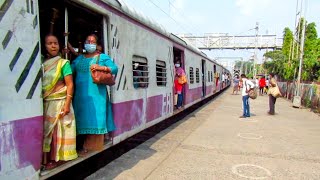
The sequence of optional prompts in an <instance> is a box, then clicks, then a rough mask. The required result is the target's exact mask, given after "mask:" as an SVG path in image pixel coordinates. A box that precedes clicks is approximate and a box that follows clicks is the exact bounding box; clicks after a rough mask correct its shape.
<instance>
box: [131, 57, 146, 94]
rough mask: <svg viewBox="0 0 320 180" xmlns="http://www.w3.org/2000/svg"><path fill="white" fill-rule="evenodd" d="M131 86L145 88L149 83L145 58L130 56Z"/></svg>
mask: <svg viewBox="0 0 320 180" xmlns="http://www.w3.org/2000/svg"><path fill="white" fill-rule="evenodd" d="M132 77H133V87H134V88H135V89H137V88H147V87H148V85H149V66H148V61H147V58H145V57H141V56H136V55H134V56H133V58H132Z"/></svg>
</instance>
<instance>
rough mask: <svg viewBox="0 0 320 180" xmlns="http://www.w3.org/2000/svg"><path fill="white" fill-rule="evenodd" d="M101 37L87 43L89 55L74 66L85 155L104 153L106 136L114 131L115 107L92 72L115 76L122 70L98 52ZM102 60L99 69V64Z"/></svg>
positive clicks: (78, 128)
mask: <svg viewBox="0 0 320 180" xmlns="http://www.w3.org/2000/svg"><path fill="white" fill-rule="evenodd" d="M96 44H97V37H96V36H95V35H89V36H88V37H87V39H86V44H85V49H86V51H87V53H86V54H85V55H80V56H78V57H77V58H76V59H75V60H74V61H73V62H72V68H73V70H74V72H75V92H74V100H73V106H74V111H75V116H76V120H77V134H85V135H86V138H85V142H84V145H83V152H80V153H86V152H87V151H88V150H101V149H102V148H103V142H104V134H106V133H108V132H111V131H114V130H115V125H114V121H113V115H112V109H111V103H110V101H109V99H108V95H107V89H106V86H105V85H98V84H95V83H93V80H92V77H91V71H90V69H92V68H93V69H94V68H95V69H98V70H105V71H108V72H111V73H112V74H113V75H115V74H116V73H117V72H118V68H117V66H116V65H115V63H114V62H113V61H112V60H111V58H110V57H109V56H108V55H106V54H99V53H97V51H96ZM98 56H100V57H99V63H98V64H99V65H97V64H96V61H97V58H98Z"/></svg>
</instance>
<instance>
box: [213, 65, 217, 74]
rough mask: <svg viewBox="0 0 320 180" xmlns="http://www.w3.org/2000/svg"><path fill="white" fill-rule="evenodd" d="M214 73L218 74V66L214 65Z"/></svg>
mask: <svg viewBox="0 0 320 180" xmlns="http://www.w3.org/2000/svg"><path fill="white" fill-rule="evenodd" d="M213 72H214V73H216V72H217V67H216V65H213Z"/></svg>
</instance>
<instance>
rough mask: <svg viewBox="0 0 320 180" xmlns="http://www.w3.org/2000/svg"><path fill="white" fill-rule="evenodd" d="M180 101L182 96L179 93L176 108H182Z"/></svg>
mask: <svg viewBox="0 0 320 180" xmlns="http://www.w3.org/2000/svg"><path fill="white" fill-rule="evenodd" d="M182 101H183V96H182V93H181V94H178V101H177V107H181V106H182Z"/></svg>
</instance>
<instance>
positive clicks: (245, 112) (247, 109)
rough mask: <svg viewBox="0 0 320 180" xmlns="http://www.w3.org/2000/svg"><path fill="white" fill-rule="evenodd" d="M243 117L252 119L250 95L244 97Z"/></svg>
mask: <svg viewBox="0 0 320 180" xmlns="http://www.w3.org/2000/svg"><path fill="white" fill-rule="evenodd" d="M242 103H243V114H242V115H243V116H245V117H250V105H249V95H246V96H242Z"/></svg>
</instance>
